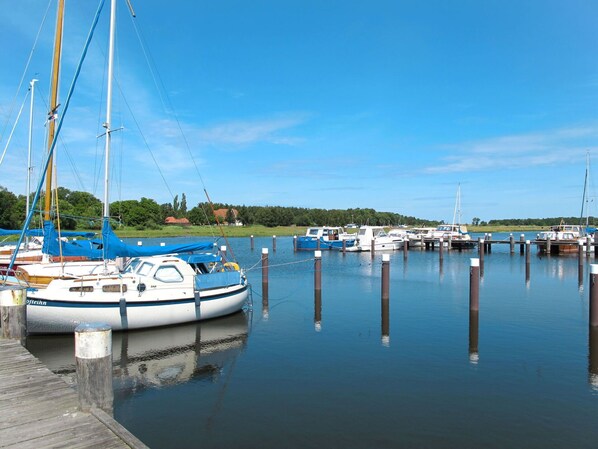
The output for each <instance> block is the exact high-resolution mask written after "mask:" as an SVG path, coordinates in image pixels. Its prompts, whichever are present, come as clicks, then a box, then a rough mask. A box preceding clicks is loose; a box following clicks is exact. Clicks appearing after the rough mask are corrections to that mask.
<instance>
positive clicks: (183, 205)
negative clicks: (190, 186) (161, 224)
mask: <svg viewBox="0 0 598 449" xmlns="http://www.w3.org/2000/svg"><path fill="white" fill-rule="evenodd" d="M179 213H180V215H181V216H180V217H179V218H182V217H185V216H187V197H186V196H185V194H184V193H183V196H182V198H181V206H180V209H179Z"/></svg>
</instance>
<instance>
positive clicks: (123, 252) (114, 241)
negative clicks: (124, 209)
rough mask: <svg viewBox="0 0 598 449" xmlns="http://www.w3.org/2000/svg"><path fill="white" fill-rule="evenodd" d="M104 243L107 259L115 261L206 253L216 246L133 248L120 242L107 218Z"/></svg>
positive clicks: (104, 223)
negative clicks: (117, 258) (122, 258)
mask: <svg viewBox="0 0 598 449" xmlns="http://www.w3.org/2000/svg"><path fill="white" fill-rule="evenodd" d="M102 242H103V249H104V258H105V259H115V258H116V257H139V256H159V255H161V254H178V253H189V252H192V251H205V250H211V249H214V245H215V244H214V243H213V242H195V243H185V244H181V245H165V246H131V245H127V244H126V243H123V242H121V241H120V239H119V238H118V237H117V236H116V234H114V231H112V227H111V226H110V223H108V219H106V218H105V219H104V222H103V224H102Z"/></svg>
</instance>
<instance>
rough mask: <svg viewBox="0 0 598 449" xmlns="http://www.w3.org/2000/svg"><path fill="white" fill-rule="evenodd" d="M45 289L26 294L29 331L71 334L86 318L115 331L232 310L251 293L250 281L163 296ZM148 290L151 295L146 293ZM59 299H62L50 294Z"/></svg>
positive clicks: (211, 316) (192, 318) (130, 292)
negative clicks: (244, 283) (197, 291)
mask: <svg viewBox="0 0 598 449" xmlns="http://www.w3.org/2000/svg"><path fill="white" fill-rule="evenodd" d="M52 293H54V292H52V289H50V288H47V289H42V290H37V291H33V292H30V293H28V295H27V326H28V331H29V332H31V333H68V332H73V331H74V330H75V328H76V327H77V326H78V325H79V324H80V323H84V322H102V323H106V324H108V325H110V327H111V328H112V329H113V330H125V329H139V328H147V327H157V326H167V325H172V324H180V323H187V322H191V321H199V320H206V319H210V318H216V317H220V316H225V315H230V314H232V313H235V312H238V311H239V310H241V309H242V308H243V306H244V305H245V303H246V302H247V298H248V289H247V286H246V285H235V286H229V287H223V288H217V289H213V290H210V291H206V292H203V291H202V292H200V293H199V298H197V299H196V297H195V294H194V291H193V289H190V288H189V289H185V290H180V291H178V292H169V293H168V294H167V295H166V297H164V292H162V295H159V296H162V297H159V296H158V295H152V294H151V293H152V292H144V293H142V294H139V293H138V292H137V291H136V290H133V291H129V292H126V293H124V294H123V295H122V296H121V295H120V294H119V293H118V292H117V293H114V294H113V297H112V298H109V299H107V298H106V294H105V293H104V294H103V296H102V298H97V296H96V297H93V296H90V295H86V294H83V295H81V294H80V293H72V292H69V291H68V290H66V291H64V292H63V293H64V294H63V295H55V294H52ZM146 293H147V294H146ZM51 298H60V299H51Z"/></svg>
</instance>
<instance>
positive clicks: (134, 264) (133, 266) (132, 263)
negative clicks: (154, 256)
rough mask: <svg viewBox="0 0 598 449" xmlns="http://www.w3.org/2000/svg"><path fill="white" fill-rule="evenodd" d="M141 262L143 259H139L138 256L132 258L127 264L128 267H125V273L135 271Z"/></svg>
mask: <svg viewBox="0 0 598 449" xmlns="http://www.w3.org/2000/svg"><path fill="white" fill-rule="evenodd" d="M140 263H141V260H139V259H137V258H135V259H133V260H131V261H130V262H129V264H128V265H127V267H126V268H125V273H131V272H133V271H135V269H136V268H137V267H138V266H139V264H140Z"/></svg>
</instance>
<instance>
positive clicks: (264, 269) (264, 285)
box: [262, 248, 269, 320]
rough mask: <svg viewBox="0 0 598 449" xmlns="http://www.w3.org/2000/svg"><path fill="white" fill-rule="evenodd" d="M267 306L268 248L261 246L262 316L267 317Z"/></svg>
mask: <svg viewBox="0 0 598 449" xmlns="http://www.w3.org/2000/svg"><path fill="white" fill-rule="evenodd" d="M268 310H269V307H268V248H262V318H264V319H265V320H267V319H268V317H269V311H268Z"/></svg>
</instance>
